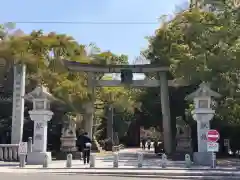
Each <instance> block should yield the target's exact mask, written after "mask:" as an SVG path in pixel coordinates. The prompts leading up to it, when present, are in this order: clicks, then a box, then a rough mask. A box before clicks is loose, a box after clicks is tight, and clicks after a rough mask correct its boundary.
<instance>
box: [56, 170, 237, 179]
mask: <svg viewBox="0 0 240 180" xmlns="http://www.w3.org/2000/svg"><path fill="white" fill-rule="evenodd" d="M54 174H57V175H66V174H67V175H71V176H74V175H75V176H76V175H78V176H79V175H84V176H88V177H95V176H98V177H112V178H113V179H115V178H131V179H133V178H134V179H135V178H136V179H138V178H141V179H162V180H163V179H166V180H171V179H175V180H187V179H191V180H193V179H194V180H236V179H239V177H231V176H207V175H202V176H171V175H154V174H153V175H126V174H123V173H119V174H87V173H66V172H57V173H54Z"/></svg>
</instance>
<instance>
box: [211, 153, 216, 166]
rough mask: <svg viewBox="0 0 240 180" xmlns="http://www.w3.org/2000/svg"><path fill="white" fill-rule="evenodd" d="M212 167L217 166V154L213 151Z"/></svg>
mask: <svg viewBox="0 0 240 180" xmlns="http://www.w3.org/2000/svg"><path fill="white" fill-rule="evenodd" d="M212 168H216V154H215V153H214V152H212Z"/></svg>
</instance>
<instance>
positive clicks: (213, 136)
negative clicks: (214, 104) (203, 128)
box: [207, 129, 220, 142]
mask: <svg viewBox="0 0 240 180" xmlns="http://www.w3.org/2000/svg"><path fill="white" fill-rule="evenodd" d="M219 138H220V134H219V132H218V131H217V130H215V129H211V130H209V131H208V132H207V140H208V141H209V142H217V141H218V140H219Z"/></svg>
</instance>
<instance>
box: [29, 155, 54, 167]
mask: <svg viewBox="0 0 240 180" xmlns="http://www.w3.org/2000/svg"><path fill="white" fill-rule="evenodd" d="M46 156H47V161H48V163H51V161H52V153H51V152H30V153H28V154H27V164H28V165H42V164H43V163H44V161H45V158H46Z"/></svg>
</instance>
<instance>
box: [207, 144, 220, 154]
mask: <svg viewBox="0 0 240 180" xmlns="http://www.w3.org/2000/svg"><path fill="white" fill-rule="evenodd" d="M218 150H219V144H218V143H216V142H207V151H208V152H218Z"/></svg>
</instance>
